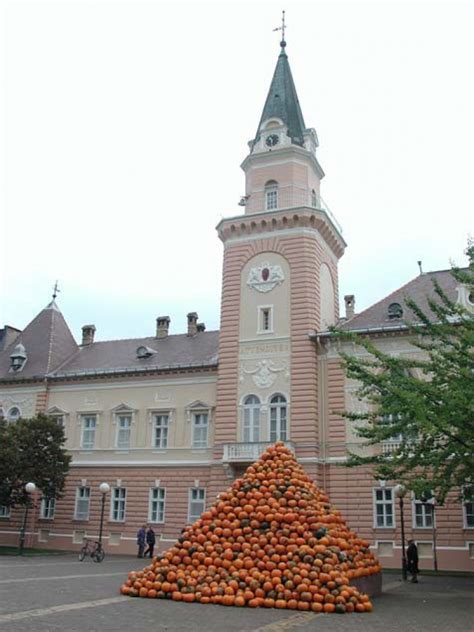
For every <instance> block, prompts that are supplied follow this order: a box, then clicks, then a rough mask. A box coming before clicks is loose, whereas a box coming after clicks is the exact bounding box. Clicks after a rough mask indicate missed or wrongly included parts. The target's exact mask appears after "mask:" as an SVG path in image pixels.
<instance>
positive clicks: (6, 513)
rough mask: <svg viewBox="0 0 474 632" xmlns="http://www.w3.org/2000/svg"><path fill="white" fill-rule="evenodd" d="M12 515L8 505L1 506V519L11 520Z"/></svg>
mask: <svg viewBox="0 0 474 632" xmlns="http://www.w3.org/2000/svg"><path fill="white" fill-rule="evenodd" d="M10 515H11V514H10V507H7V505H0V519H1V518H5V519H8V518H10Z"/></svg>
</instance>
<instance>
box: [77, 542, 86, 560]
mask: <svg viewBox="0 0 474 632" xmlns="http://www.w3.org/2000/svg"><path fill="white" fill-rule="evenodd" d="M86 555H87V546H83V547H82V549H81V550H80V551H79V555H78V557H79V562H82V560H83V559H84V558H85V556H86Z"/></svg>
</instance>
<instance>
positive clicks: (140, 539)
mask: <svg viewBox="0 0 474 632" xmlns="http://www.w3.org/2000/svg"><path fill="white" fill-rule="evenodd" d="M145 543H146V524H144V525H143V526H142V527H140V529H138V531H137V545H138V555H137V557H143V552H144V550H145Z"/></svg>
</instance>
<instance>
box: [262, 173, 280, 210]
mask: <svg viewBox="0 0 474 632" xmlns="http://www.w3.org/2000/svg"><path fill="white" fill-rule="evenodd" d="M277 208H278V182H275V180H269V181H268V182H267V183H266V185H265V209H266V210H267V211H272V210H274V209H277Z"/></svg>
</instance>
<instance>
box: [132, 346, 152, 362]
mask: <svg viewBox="0 0 474 632" xmlns="http://www.w3.org/2000/svg"><path fill="white" fill-rule="evenodd" d="M155 353H156V351H155V350H154V349H150V347H145V346H144V345H142V346H140V347H138V348H137V358H138V359H139V360H144V359H145V358H150V357H151V356H152V355H154V354H155Z"/></svg>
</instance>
